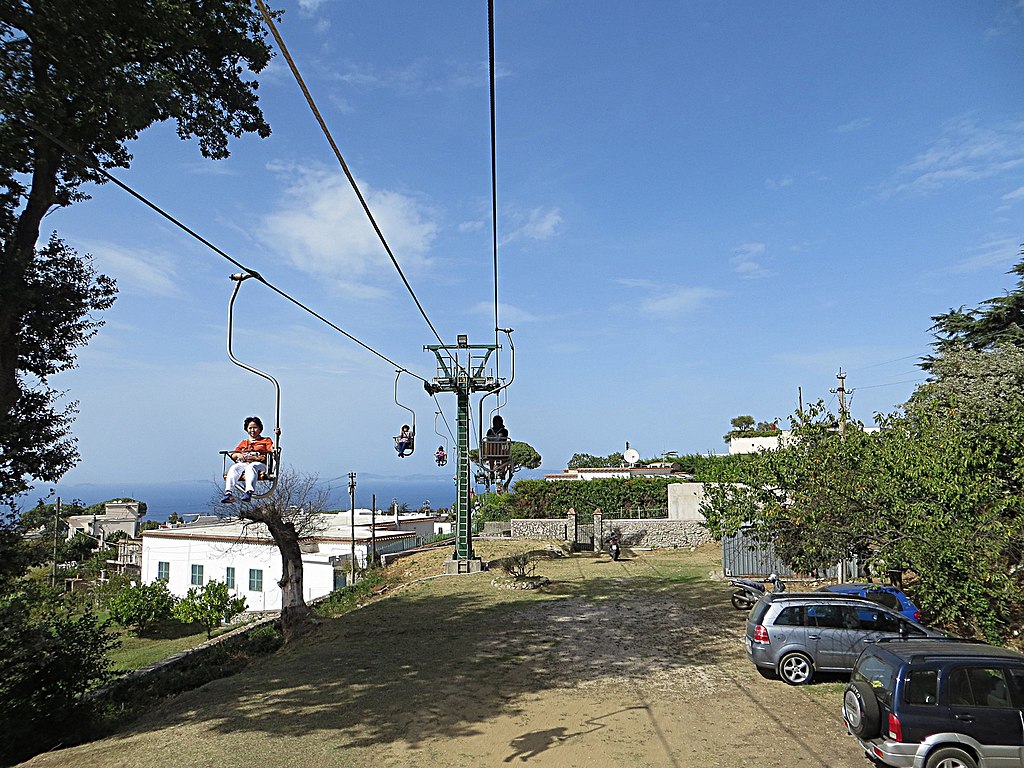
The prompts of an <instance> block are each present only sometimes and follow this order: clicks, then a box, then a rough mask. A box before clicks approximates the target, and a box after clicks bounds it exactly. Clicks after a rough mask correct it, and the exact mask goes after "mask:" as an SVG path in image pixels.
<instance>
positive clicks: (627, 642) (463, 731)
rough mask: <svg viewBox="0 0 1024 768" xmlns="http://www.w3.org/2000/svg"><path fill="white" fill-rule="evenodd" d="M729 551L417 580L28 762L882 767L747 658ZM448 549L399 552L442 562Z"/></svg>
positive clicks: (831, 689)
mask: <svg viewBox="0 0 1024 768" xmlns="http://www.w3.org/2000/svg"><path fill="white" fill-rule="evenodd" d="M509 546H513V547H514V546H517V545H515V544H513V545H509V544H507V543H506V544H493V545H492V544H489V543H486V542H479V543H478V545H477V548H478V551H479V552H480V553H481V554H483V556H484V557H485V559H486V558H488V557H490V556H494V555H496V554H499V553H500V550H501V547H506V548H507V547H509ZM518 546H520V547H521V546H522V545H518ZM535 546H540V545H535ZM717 554H718V553H717V550H716V548H714V547H708V548H706V549H702V550H698V551H696V552H680V551H672V552H629V551H626V552H625V556H624V559H623V560H621V561H619V562H617V563H613V562H612V561H611V560H610V559H609V558H608V557H607V556H604V557H597V558H595V557H593V556H587V555H578V556H572V557H560V558H554V557H553V558H550V559H543V560H542V561H540V563H539V565H538V568H537V573H538V574H542V575H544V576H546V577H548V578H549V579H550V583H549V584H548V585H547V586H546V587H544V588H543V589H539V590H530V591H517V590H507V589H501V588H499V587H498V586H495V585H494V584H493V583H492V581H493V578H494V573H493V572H492V573H490V574H488V573H483V574H476V575H470V576H459V577H447V578H433V579H428V580H423V581H416V582H414V583H411V584H409V586H406V587H404V588H402V589H399V590H395V591H394V593H393V594H391V595H390V596H389V597H386V598H385V599H381V600H378V601H376V602H374V603H372V604H370V605H367V606H365V607H364V608H362V609H360V610H357V611H355V612H353V613H350V614H347V615H346V616H344V617H341V618H339V619H335V620H332V621H329V622H327V623H326V624H325V626H324V627H323V629H322V630H321V631H320V632H319V633H318V634H317V636H316V637H314V638H312V639H310V640H309V641H308V642H304V643H302V644H301V645H299V646H297V647H291V648H288V649H287V650H285V651H283V652H281V653H279V654H277V655H276V656H274V657H273V658H270V659H267V660H266V661H265V662H262V663H260V664H257V665H255V666H254V667H252V668H250V669H249V670H247V671H246V672H245V673H243V674H240V675H237V676H235V677H232V678H226V679H224V680H219V681H216V682H214V683H210V684H208V685H206V686H204V687H203V688H201V689H199V690H197V691H193V692H190V693H188V694H185V695H182V696H179V697H177V698H175V699H173V700H170V701H168V702H167V703H166V704H165V705H164V706H162V707H161V708H159V709H158V710H157V711H154V712H152V713H150V714H148V715H146V716H145V717H144V718H143V719H141V720H139V721H137V722H136V723H134V724H133V725H132V726H131V727H130V728H128V729H127V730H126V731H125V732H124V733H122V734H120V735H119V736H118V737H117V738H111V739H107V740H104V741H100V742H96V743H94V744H88V745H84V746H82V747H78V748H75V749H69V750H64V751H60V752H54V753H50V754H48V755H42V756H39V757H37V758H35V759H34V760H33V761H31V763H30V765H32V766H90V768H106V767H108V766H109V767H113V766H133V767H138V766H143V767H145V766H154V767H155V766H160V767H161V768H166V767H167V766H169V765H170V766H179V765H183V766H210V767H211V768H234V767H235V766H239V767H241V766H247V767H248V766H258V767H259V768H276V767H277V766H282V767H284V766H300V765H301V766H304V767H309V768H316V767H318V766H352V767H353V768H362V767H363V766H366V767H367V768H369V766H373V767H374V768H380V767H381V766H402V767H403V768H406V767H408V768H441V767H442V766H496V765H501V764H529V765H530V766H536V767H537V768H543V767H544V766H559V767H565V768H572V767H575V766H579V767H580V768H605V767H606V766H607V767H609V768H610V767H611V766H616V767H618V766H624V765H628V766H667V767H669V768H683V767H686V768H689V767H691V766H692V767H693V768H696V767H697V766H700V768H714V767H721V768H740V767H741V766H757V767H758V768H793V767H794V766H807V767H808V768H811V767H813V768H869V763H868V762H867V760H866V759H865V758H864V756H863V753H862V752H861V751H860V750H859V749H858V748H857V746H856V743H855V742H854V741H853V739H852V738H850V737H849V736H847V735H846V732H845V728H844V726H843V723H842V720H841V717H840V714H839V708H840V699H841V690H842V685H841V684H840V683H836V682H826V683H823V684H817V685H812V686H805V687H802V688H793V687H790V686H787V685H785V684H784V683H782V682H780V681H778V680H765V679H763V678H762V677H761V676H760V675H758V673H757V672H756V671H755V670H754V668H753V667H752V666H751V665H750V664H749V662H748V661H747V659H746V657H745V656H744V653H743V646H742V641H741V639H740V638H741V636H742V635H741V632H742V626H743V620H744V617H743V615H742V614H741V613H740V612H738V611H735V610H734V609H733V608H732V607H731V605H730V604H729V599H728V597H729V590H728V588H727V586H726V585H723V584H722V583H721V582H715V581H713V580H711V579H710V578H709V573H711V572H713V571H714V570H715V569H716V567H718V566H717ZM442 557H443V555H440V554H439V555H437V556H436V557H435V558H433V559H431V558H427V559H426V560H420V561H418V562H416V563H409V564H405V565H403V566H401V567H405V568H408V569H409V573H408V578H409V579H413V578H414V577H415V576H417V575H422V574H436V573H439V572H440V570H441V568H440V561H441V558H442ZM434 559H436V560H437V562H436V563H435V562H434V561H433V560H434Z"/></svg>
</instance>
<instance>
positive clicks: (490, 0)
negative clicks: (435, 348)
mask: <svg viewBox="0 0 1024 768" xmlns="http://www.w3.org/2000/svg"><path fill="white" fill-rule="evenodd" d="M487 65H488V73H489V80H490V82H489V86H490V99H491V242H492V249H493V261H494V374H495V376H498V375H499V372H500V366H499V357H498V355H499V352H498V333H499V329H498V151H497V145H498V142H497V110H496V107H495V97H494V80H495V76H494V0H487Z"/></svg>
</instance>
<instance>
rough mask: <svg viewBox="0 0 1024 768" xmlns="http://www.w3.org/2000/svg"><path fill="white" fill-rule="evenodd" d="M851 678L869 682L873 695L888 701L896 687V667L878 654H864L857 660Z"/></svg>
mask: <svg viewBox="0 0 1024 768" xmlns="http://www.w3.org/2000/svg"><path fill="white" fill-rule="evenodd" d="M851 679H853V680H863V681H864V682H866V683H869V684H870V685H871V687H872V688H874V690H875V696H877V697H878V698H879V699H881V700H882V701H885V702H886V703H888V702H889V701H890V700H891V699H892V692H893V689H894V688H895V687H896V668H895V667H894V666H892V665H891V664H889V663H888V662H887V661H885V660H884V659H880V658H879V657H878V656H874V655H871V654H865V655H863V656H861V658H860V661H858V662H857V667H856V669H855V670H854V671H853V675H852V676H851Z"/></svg>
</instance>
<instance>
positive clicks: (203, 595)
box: [171, 581, 245, 637]
mask: <svg viewBox="0 0 1024 768" xmlns="http://www.w3.org/2000/svg"><path fill="white" fill-rule="evenodd" d="M244 611H245V598H244V597H232V596H231V593H230V592H229V591H228V585H227V584H225V583H224V582H222V581H208V582H206V584H204V585H203V586H202V587H201V588H200V587H192V589H190V590H189V591H188V593H187V594H186V595H185V597H183V598H182V599H181V600H179V601H178V602H177V603H175V605H174V608H173V609H172V610H171V612H172V613H173V614H174V618H176V619H177V620H178V621H180V622H181V623H183V624H201V625H202V626H203V627H205V628H206V636H207V637H212V635H213V628H214V627H216V626H219V625H220V623H221V622H222V621H224V622H230V621H231V620H232V619H233V618H235V616H238V615H239V614H241V613H243V612H244Z"/></svg>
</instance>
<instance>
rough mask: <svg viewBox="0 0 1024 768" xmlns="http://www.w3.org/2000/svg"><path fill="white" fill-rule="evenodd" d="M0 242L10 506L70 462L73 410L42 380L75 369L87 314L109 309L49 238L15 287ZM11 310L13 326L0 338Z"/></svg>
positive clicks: (1, 416)
mask: <svg viewBox="0 0 1024 768" xmlns="http://www.w3.org/2000/svg"><path fill="white" fill-rule="evenodd" d="M2 129H3V124H2V123H0V141H2V136H3V130H2ZM0 236H2V237H3V239H4V243H3V245H4V251H3V262H2V263H3V269H2V270H0V503H6V504H8V505H12V503H13V499H14V497H15V496H17V495H18V494H20V493H24V492H25V491H27V490H29V488H30V487H31V484H30V482H29V480H28V478H35V479H37V480H43V481H46V482H56V481H57V480H59V479H60V477H61V476H62V475H63V474H64V473H65V472H66V471H67V470H68V469H70V468H71V467H73V466H74V465H75V463H76V462H77V460H78V450H77V448H76V447H75V440H74V439H73V438H72V437H71V436H70V434H69V431H70V425H71V422H72V420H73V419H74V414H75V412H76V405H75V403H68V404H66V405H63V406H61V405H60V404H59V402H58V401H59V400H60V397H61V395H60V393H59V392H57V391H56V390H55V389H53V388H52V387H51V386H50V383H49V381H50V377H51V376H52V375H53V374H55V373H59V372H60V371H64V370H68V369H70V368H74V367H75V350H76V349H77V348H78V347H81V346H83V345H84V344H85V343H86V342H87V341H88V340H89V339H90V338H91V337H92V336H93V335H94V334H95V333H96V331H97V329H98V328H99V327H100V325H102V323H101V322H100V321H98V320H95V319H94V317H93V313H95V312H98V311H101V310H104V309H107V308H109V307H110V305H111V304H113V302H114V295H115V293H116V288H115V286H114V281H113V280H111V279H110V278H108V277H106V276H104V275H96V273H95V271H94V270H93V267H92V261H91V257H90V256H84V257H79V256H78V254H77V253H75V252H74V251H73V250H72V249H70V248H68V247H67V246H66V245H65V244H64V243H63V242H62V241H61V240H59V239H58V238H57V237H56V235H54V236H52V237H51V238H50V241H49V243H47V245H46V246H45V247H43V248H40V249H39V250H33V254H34V255H33V257H32V258H30V259H29V260H28V263H27V264H26V265H25V266H24V268H23V269H22V270H21V275H20V276H18V277H19V279H18V280H17V281H16V284H15V280H14V278H15V275H14V274H13V273H12V272H11V267H10V266H9V265H11V266H14V267H15V269H17V265H16V264H14V262H13V261H12V260H11V259H9V257H8V253H7V246H8V245H10V243H11V242H13V241H11V240H10V239H9V238H8V237H7V233H2V234H0ZM12 294H13V298H12ZM13 311H17V312H18V315H17V318H16V319H17V321H18V322H17V324H16V327H14V328H9V329H8V331H9V334H8V335H6V336H5V335H4V333H5V329H4V325H5V318H7V317H8V316H9V315H12V314H13ZM8 325H10V323H8ZM7 358H11V359H10V360H7ZM9 374H10V375H9ZM12 378H13V383H11V381H10V380H11V379H12Z"/></svg>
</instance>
